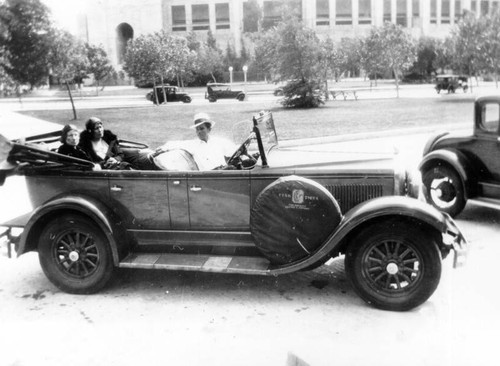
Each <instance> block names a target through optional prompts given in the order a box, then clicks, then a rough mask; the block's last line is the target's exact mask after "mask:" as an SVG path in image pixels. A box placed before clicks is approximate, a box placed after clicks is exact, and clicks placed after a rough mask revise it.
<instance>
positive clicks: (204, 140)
mask: <svg viewBox="0 0 500 366" xmlns="http://www.w3.org/2000/svg"><path fill="white" fill-rule="evenodd" d="M214 125H215V122H214V121H212V119H211V118H210V116H209V115H208V114H206V113H197V114H195V116H194V124H193V125H192V126H191V128H194V129H195V130H196V135H197V136H198V139H197V140H191V141H181V142H180V143H172V142H167V143H166V144H165V145H163V146H161V147H159V148H158V149H156V154H158V153H161V152H165V151H169V150H172V149H175V148H181V149H185V150H187V151H188V152H189V153H191V154H192V155H193V158H194V160H195V162H196V164H197V165H198V169H199V170H212V169H215V168H218V167H220V166H224V165H226V162H227V159H228V158H230V157H231V155H232V154H233V153H234V152H235V151H236V145H235V144H233V143H232V142H230V141H228V140H226V139H223V138H220V137H215V136H211V135H210V133H211V131H212V127H213V126H214Z"/></svg>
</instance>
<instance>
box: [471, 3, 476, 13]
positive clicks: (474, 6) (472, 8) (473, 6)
mask: <svg viewBox="0 0 500 366" xmlns="http://www.w3.org/2000/svg"><path fill="white" fill-rule="evenodd" d="M470 11H472V12H474V13H477V1H475V0H472V1H471V2H470Z"/></svg>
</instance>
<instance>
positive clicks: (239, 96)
mask: <svg viewBox="0 0 500 366" xmlns="http://www.w3.org/2000/svg"><path fill="white" fill-rule="evenodd" d="M236 99H238V100H239V101H240V102H243V101H244V100H245V94H240V95H238V97H237V98H236Z"/></svg>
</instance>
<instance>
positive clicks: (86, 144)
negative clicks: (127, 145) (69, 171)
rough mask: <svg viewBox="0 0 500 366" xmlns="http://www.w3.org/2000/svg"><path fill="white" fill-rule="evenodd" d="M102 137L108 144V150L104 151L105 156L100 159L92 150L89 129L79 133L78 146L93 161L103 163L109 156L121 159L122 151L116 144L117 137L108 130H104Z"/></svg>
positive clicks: (120, 160)
mask: <svg viewBox="0 0 500 366" xmlns="http://www.w3.org/2000/svg"><path fill="white" fill-rule="evenodd" d="M102 139H103V140H104V141H106V143H107V144H108V145H109V148H108V152H107V153H106V158H104V159H101V158H100V157H99V156H98V155H97V154H96V153H95V151H94V148H93V146H92V133H91V132H89V131H82V133H81V134H80V143H79V144H78V146H80V147H81V148H82V149H83V150H84V151H85V152H86V153H87V154H88V155H89V156H90V160H91V161H92V162H94V163H99V164H101V165H102V164H103V163H104V162H106V160H108V159H109V158H110V157H113V158H115V159H116V160H118V161H119V162H122V161H123V152H122V150H121V149H120V145H119V144H118V137H117V136H116V135H115V134H114V133H112V132H111V131H110V130H104V134H103V136H102Z"/></svg>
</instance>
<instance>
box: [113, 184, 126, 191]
mask: <svg viewBox="0 0 500 366" xmlns="http://www.w3.org/2000/svg"><path fill="white" fill-rule="evenodd" d="M122 189H123V187H122V186H117V185H113V186H112V187H111V192H121V191H122Z"/></svg>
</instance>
